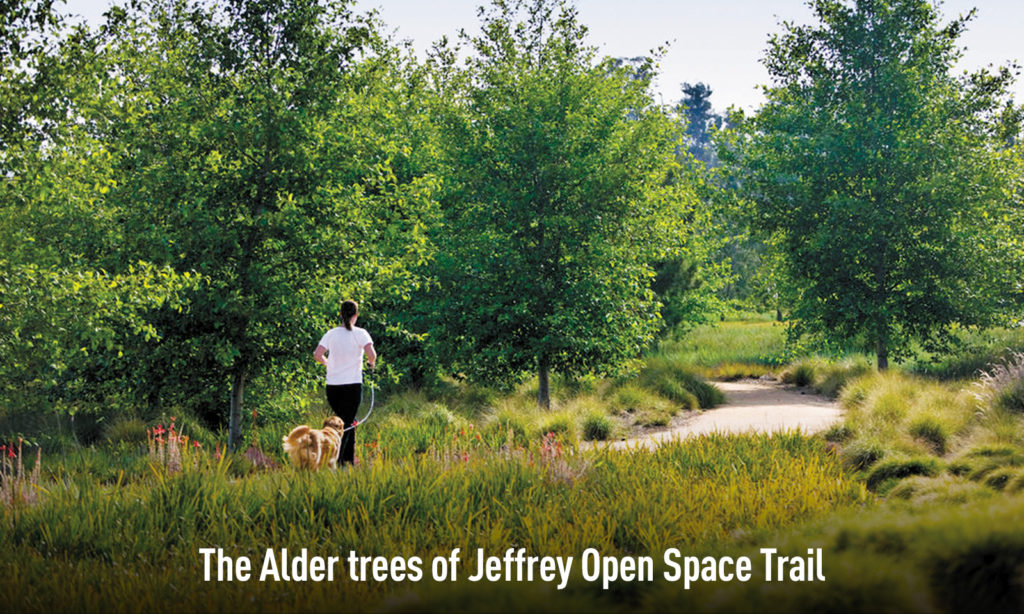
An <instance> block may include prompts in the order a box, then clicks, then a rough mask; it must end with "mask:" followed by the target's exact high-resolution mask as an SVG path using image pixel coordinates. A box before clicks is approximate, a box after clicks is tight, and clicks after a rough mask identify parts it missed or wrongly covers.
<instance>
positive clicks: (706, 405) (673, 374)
mask: <svg viewBox="0 0 1024 614" xmlns="http://www.w3.org/2000/svg"><path fill="white" fill-rule="evenodd" d="M637 382H638V383H639V384H640V385H641V386H643V387H645V388H648V389H650V390H653V391H654V392H657V393H658V394H659V395H661V396H663V397H665V398H666V399H669V400H670V401H674V402H676V403H678V404H679V405H681V406H683V407H684V408H686V409H697V408H698V407H699V408H700V409H710V408H712V407H715V406H716V405H721V404H722V403H724V402H725V394H724V393H723V392H722V391H721V390H719V389H718V388H716V387H715V386H714V385H713V384H710V383H708V382H706V381H705V380H704V378H703V377H701V376H700V375H698V374H696V373H694V372H693V371H692V370H690V369H689V368H687V366H686V365H683V364H681V363H679V362H678V361H674V360H669V359H667V358H664V357H653V358H650V359H648V360H647V361H646V363H645V364H644V368H643V370H642V371H641V372H640V375H639V377H638V378H637ZM694 401H696V403H694Z"/></svg>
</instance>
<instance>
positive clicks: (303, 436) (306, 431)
mask: <svg viewBox="0 0 1024 614" xmlns="http://www.w3.org/2000/svg"><path fill="white" fill-rule="evenodd" d="M310 430H311V429H310V428H309V426H308V425H306V424H300V425H299V426H297V427H295V428H293V429H292V432H290V433H288V434H287V435H285V436H284V437H282V438H281V443H282V445H283V446H284V451H285V454H288V455H289V456H292V457H293V458H294V457H296V456H298V455H299V454H301V453H302V451H303V450H306V449H308V448H309V447H310V446H314V445H315V443H314V441H313V437H312V435H311V434H310Z"/></svg>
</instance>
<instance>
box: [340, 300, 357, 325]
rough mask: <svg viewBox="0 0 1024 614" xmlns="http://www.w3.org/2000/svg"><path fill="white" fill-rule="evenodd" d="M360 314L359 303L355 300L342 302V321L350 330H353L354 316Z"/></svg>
mask: <svg viewBox="0 0 1024 614" xmlns="http://www.w3.org/2000/svg"><path fill="white" fill-rule="evenodd" d="M358 314H359V305H357V304H356V302H355V301H345V302H344V303H342V304H341V321H342V323H344V324H345V328H347V329H348V330H352V317H353V316H355V315H358Z"/></svg>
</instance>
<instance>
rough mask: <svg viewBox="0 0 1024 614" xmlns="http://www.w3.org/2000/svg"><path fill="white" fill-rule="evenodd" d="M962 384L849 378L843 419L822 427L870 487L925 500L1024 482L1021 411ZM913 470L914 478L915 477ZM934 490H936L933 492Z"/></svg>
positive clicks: (1010, 488)
mask: <svg viewBox="0 0 1024 614" xmlns="http://www.w3.org/2000/svg"><path fill="white" fill-rule="evenodd" d="M982 392H983V391H982V390H981V388H980V384H977V383H975V384H972V385H969V386H967V387H963V386H962V385H959V384H956V383H951V382H938V381H935V380H932V379H927V378H924V377H921V376H915V375H911V374H907V373H901V372H888V373H872V374H869V375H866V376H862V377H860V378H856V379H854V380H852V381H851V382H850V383H849V384H848V385H847V386H846V387H845V388H844V389H843V392H842V394H841V396H840V402H841V403H842V405H843V407H844V408H845V410H846V416H845V419H844V422H843V423H842V424H841V425H839V426H836V427H834V428H832V429H830V430H829V431H828V432H826V433H825V438H826V439H828V440H830V441H832V442H835V443H836V444H837V445H838V447H839V450H840V456H841V458H843V460H844V461H845V462H846V464H847V465H848V466H849V467H851V468H853V469H855V470H859V471H862V472H863V475H864V478H865V481H866V484H867V486H868V487H869V488H870V489H871V490H874V491H877V492H880V493H889V494H892V495H893V496H895V497H897V498H903V499H907V500H914V501H925V500H928V499H929V498H934V497H939V498H942V497H944V496H946V495H943V494H942V493H944V492H946V491H948V490H950V489H952V490H953V491H955V493H956V497H957V498H960V499H964V500H966V499H968V498H970V497H976V498H984V497H986V496H988V495H991V494H992V493H994V492H998V491H1005V492H1010V493H1013V492H1018V491H1019V490H1021V489H1024V415H1021V414H1020V413H1019V412H1015V411H1012V410H1008V409H1006V408H1004V407H1002V406H1000V405H999V404H996V403H992V402H990V401H987V397H986V396H985V395H984V394H983V393H982ZM912 476H914V477H912ZM936 493H938V494H936Z"/></svg>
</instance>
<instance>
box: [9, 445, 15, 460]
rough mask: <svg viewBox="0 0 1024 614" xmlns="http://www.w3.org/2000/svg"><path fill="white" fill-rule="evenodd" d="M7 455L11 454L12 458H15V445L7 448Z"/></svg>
mask: <svg viewBox="0 0 1024 614" xmlns="http://www.w3.org/2000/svg"><path fill="white" fill-rule="evenodd" d="M7 456H9V457H10V458H14V456H15V454H14V446H13V445H12V446H11V447H9V448H7Z"/></svg>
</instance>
